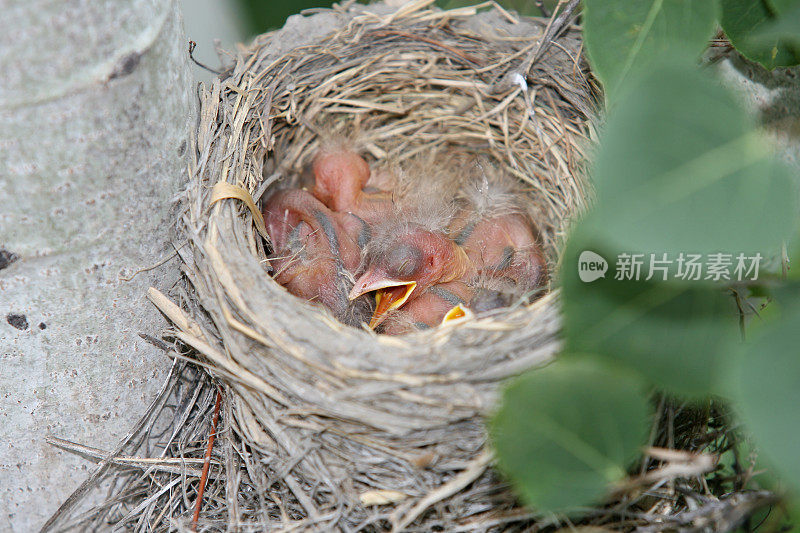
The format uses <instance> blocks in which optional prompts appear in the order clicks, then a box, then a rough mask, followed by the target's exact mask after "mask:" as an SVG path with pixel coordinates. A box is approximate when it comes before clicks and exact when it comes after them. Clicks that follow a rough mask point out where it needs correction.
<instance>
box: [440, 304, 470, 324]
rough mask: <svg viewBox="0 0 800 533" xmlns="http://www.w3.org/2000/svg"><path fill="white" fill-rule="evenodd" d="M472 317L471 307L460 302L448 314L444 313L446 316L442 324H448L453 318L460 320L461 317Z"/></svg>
mask: <svg viewBox="0 0 800 533" xmlns="http://www.w3.org/2000/svg"><path fill="white" fill-rule="evenodd" d="M471 317H472V311H470V309H469V307H466V306H462V305H461V304H458V305H457V306H455V307H454V308H452V309H450V310H449V311H448V312H447V314H445V315H444V318H443V319H442V324H446V323H448V322H451V321H453V320H458V319H460V318H471Z"/></svg>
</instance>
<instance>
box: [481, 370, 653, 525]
mask: <svg viewBox="0 0 800 533" xmlns="http://www.w3.org/2000/svg"><path fill="white" fill-rule="evenodd" d="M648 428H649V407H648V403H647V399H646V397H645V396H644V394H643V386H642V384H641V383H640V382H639V381H638V380H636V379H634V378H632V377H630V376H629V375H627V374H626V373H624V372H619V371H612V370H609V369H608V368H607V367H604V366H602V365H600V364H599V363H598V362H596V361H589V360H573V361H568V360H560V361H558V362H556V363H554V364H552V365H551V366H549V367H547V368H543V369H538V370H533V371H531V372H529V373H527V374H525V375H523V376H521V377H519V378H517V379H516V380H514V381H513V382H512V383H511V385H510V386H509V387H508V388H507V389H506V390H505V393H504V395H503V405H502V407H501V409H500V411H499V412H498V413H497V414H496V416H495V417H494V419H493V420H492V425H491V430H492V438H493V441H494V445H495V449H496V451H497V456H498V461H499V464H500V467H501V469H502V470H503V471H504V472H505V473H506V475H507V476H508V477H510V478H511V480H512V481H513V483H514V484H515V485H516V487H517V489H518V493H519V494H521V495H522V496H523V498H524V499H525V500H526V502H527V503H528V504H530V505H531V506H533V507H534V508H535V509H536V510H537V511H542V512H546V511H560V512H569V510H570V509H572V508H574V507H576V506H581V505H587V504H591V503H593V502H597V501H598V500H600V499H601V498H602V496H603V495H604V494H605V493H606V492H607V491H608V489H609V485H610V484H612V483H614V482H616V481H619V480H621V479H622V478H623V477H624V476H625V471H626V468H627V467H628V465H629V464H630V462H631V461H633V460H634V459H635V458H636V456H637V454H638V453H639V452H640V448H641V446H642V445H643V444H644V439H645V437H646V435H647V431H648Z"/></svg>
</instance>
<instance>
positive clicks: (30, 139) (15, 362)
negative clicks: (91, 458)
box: [0, 0, 195, 531]
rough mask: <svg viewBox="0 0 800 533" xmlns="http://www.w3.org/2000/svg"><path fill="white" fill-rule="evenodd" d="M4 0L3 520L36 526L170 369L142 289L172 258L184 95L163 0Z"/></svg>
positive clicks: (0, 244)
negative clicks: (58, 443)
mask: <svg viewBox="0 0 800 533" xmlns="http://www.w3.org/2000/svg"><path fill="white" fill-rule="evenodd" d="M3 4H4V5H3V6H2V8H0V12H2V15H1V16H0V73H2V74H0V365H2V367H0V368H2V370H0V394H1V395H2V401H3V407H2V409H0V476H1V477H2V479H3V482H2V483H1V484H0V530H9V529H10V530H15V531H33V530H35V529H36V528H37V527H41V525H42V524H43V523H44V521H45V520H46V519H47V517H48V516H49V515H50V514H51V513H52V512H53V511H54V510H55V509H56V508H57V507H58V505H59V504H60V503H61V502H62V501H63V500H64V499H65V498H66V497H67V496H68V495H69V494H70V493H71V492H72V491H73V490H74V489H75V488H76V487H77V485H78V484H79V483H80V482H81V481H82V480H83V479H84V478H85V477H86V476H87V475H88V473H89V472H90V471H91V469H90V468H89V467H90V465H89V464H88V463H87V461H86V460H85V459H82V458H80V457H78V456H75V455H72V454H70V453H67V452H64V451H61V450H59V449H57V448H54V447H53V446H50V445H48V444H47V443H46V442H45V437H46V436H48V435H54V436H59V437H63V438H67V439H70V440H74V441H78V442H80V443H84V444H89V445H92V446H96V447H98V448H102V449H110V448H112V447H113V446H114V444H115V443H116V442H117V441H118V440H119V439H120V438H122V437H123V436H124V435H125V433H126V432H127V431H128V430H129V429H130V427H131V426H132V425H133V423H134V422H135V421H136V420H137V419H138V417H139V416H140V415H141V414H142V413H143V412H144V410H145V408H146V407H147V405H148V403H149V401H150V400H151V398H152V397H153V396H154V394H155V392H156V391H157V390H158V388H159V387H160V386H161V385H162V378H163V377H164V376H165V375H166V370H167V369H168V368H169V364H170V362H169V360H168V358H167V357H166V356H165V354H164V353H163V352H160V351H159V350H157V349H155V348H154V347H152V346H151V345H150V344H148V343H146V342H145V341H143V340H142V339H141V338H140V337H139V336H138V334H139V333H140V332H145V333H149V334H151V335H157V334H158V332H159V330H160V329H161V328H162V327H164V325H165V322H164V321H163V320H162V318H161V317H160V316H159V315H158V313H157V312H156V311H155V310H154V308H153V307H152V306H151V305H149V303H148V302H147V301H146V300H145V296H144V295H145V290H146V289H147V287H148V286H150V285H155V286H157V287H161V288H168V287H169V285H170V284H171V283H172V282H173V281H174V280H175V279H176V277H177V261H176V260H175V259H174V258H173V259H172V260H170V261H167V262H166V263H165V264H164V265H162V266H160V267H158V268H156V269H153V270H148V271H145V272H142V273H139V274H138V275H137V276H136V277H134V278H133V280H131V281H125V280H124V279H123V278H125V277H127V276H130V275H132V274H133V273H134V272H136V271H137V270H138V269H140V268H144V267H148V266H152V265H154V264H155V263H157V262H159V260H161V259H163V258H166V257H168V256H170V254H172V253H173V252H174V249H173V247H172V245H171V239H172V238H173V236H174V235H173V233H172V230H173V227H174V222H173V220H174V216H175V213H174V211H173V210H174V206H173V204H172V203H171V199H172V198H173V197H174V196H175V195H176V193H177V191H178V190H179V189H180V187H181V185H182V183H183V180H184V174H185V168H186V154H187V151H188V131H189V127H190V124H193V122H192V121H191V116H192V113H193V109H194V104H195V98H194V93H193V89H192V83H191V76H190V73H189V68H188V64H187V55H186V42H185V40H184V38H183V30H182V27H181V16H180V11H179V8H178V5H177V3H176V2H175V1H172V0H152V1H149V2H143V1H136V0H125V1H123V0H119V1H116V2H84V1H80V0H68V1H63V2H49V1H46V0H28V1H27V2H17V3H11V5H8V3H3Z"/></svg>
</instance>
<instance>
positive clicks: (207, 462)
mask: <svg viewBox="0 0 800 533" xmlns="http://www.w3.org/2000/svg"><path fill="white" fill-rule="evenodd" d="M221 403H222V389H221V388H217V401H216V402H215V403H214V418H213V420H212V421H211V435H209V436H208V447H207V448H206V456H205V460H204V461H203V473H202V474H201V475H200V486H199V487H198V488H197V500H196V501H195V504H194V515H192V531H193V532H196V531H197V520H198V519H199V518H200V508H201V507H202V506H203V493H204V492H205V490H206V482H207V481H208V469H209V468H211V450H212V449H213V448H214V439H215V438H216V436H217V422H218V421H219V406H220V404H221Z"/></svg>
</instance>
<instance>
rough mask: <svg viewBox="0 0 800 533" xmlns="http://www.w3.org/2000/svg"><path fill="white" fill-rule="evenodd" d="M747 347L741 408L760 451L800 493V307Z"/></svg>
mask: <svg viewBox="0 0 800 533" xmlns="http://www.w3.org/2000/svg"><path fill="white" fill-rule="evenodd" d="M787 311H788V312H786V313H785V314H784V315H783V316H782V317H781V320H780V321H779V322H777V323H775V324H773V325H772V326H770V327H766V328H764V329H763V330H761V331H760V335H759V336H758V338H756V339H754V340H753V341H752V343H750V344H749V345H747V346H746V347H745V348H744V355H743V360H742V366H741V374H740V376H739V394H738V397H737V400H738V401H737V406H738V409H739V411H740V412H741V414H742V418H743V419H744V421H745V423H746V425H747V427H748V429H749V430H750V431H752V433H753V435H754V436H755V439H756V442H757V443H758V446H759V448H760V450H761V451H762V452H763V453H764V454H765V455H766V456H767V459H768V460H769V462H770V463H771V464H773V465H774V466H775V467H776V469H777V471H779V472H780V473H781V477H782V478H783V479H784V480H786V481H787V482H788V483H789V484H790V485H791V486H792V487H793V488H794V490H795V491H798V492H800V460H798V455H797V454H798V448H797V444H798V442H800V305H795V306H793V307H789V308H788V309H787Z"/></svg>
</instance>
